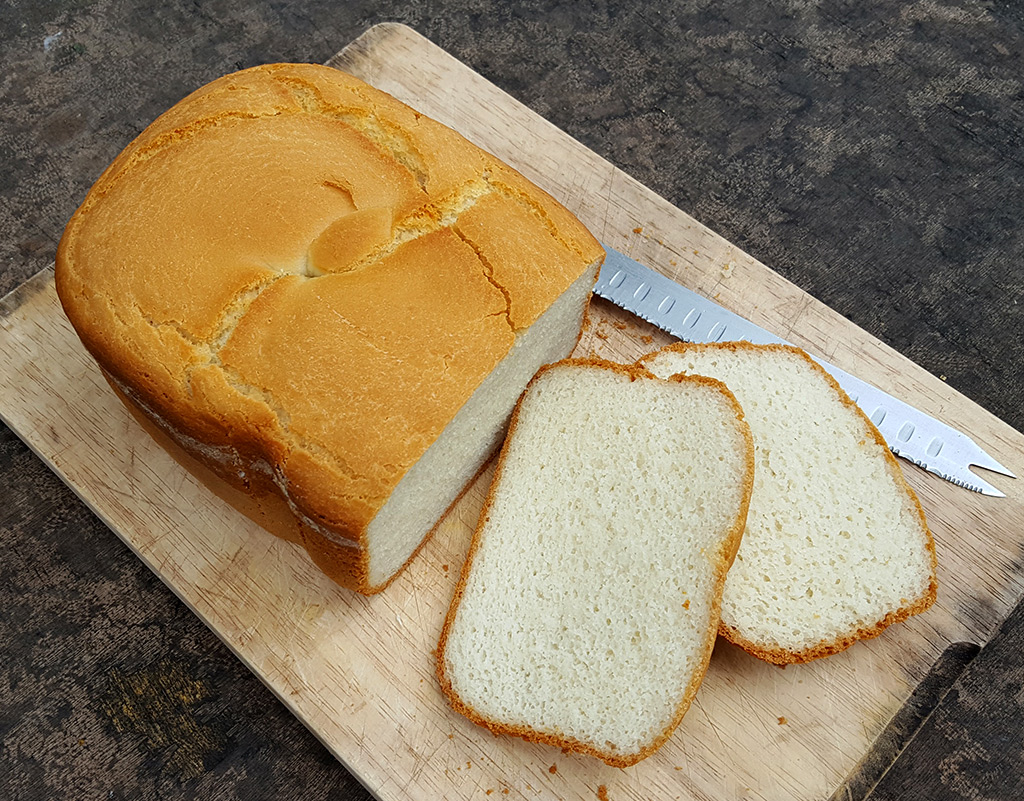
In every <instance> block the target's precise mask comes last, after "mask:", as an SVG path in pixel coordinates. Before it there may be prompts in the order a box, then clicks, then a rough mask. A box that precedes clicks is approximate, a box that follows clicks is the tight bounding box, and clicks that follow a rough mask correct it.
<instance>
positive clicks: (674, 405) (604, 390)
mask: <svg viewBox="0 0 1024 801" xmlns="http://www.w3.org/2000/svg"><path fill="white" fill-rule="evenodd" d="M752 475H753V445H752V441H751V436H750V431H749V428H748V427H747V425H746V424H745V423H744V422H743V415H742V412H741V410H740V408H739V406H738V405H737V403H736V400H735V398H734V397H733V396H732V395H731V394H730V393H729V392H728V390H726V389H725V388H724V386H723V385H722V384H720V383H719V382H717V381H713V380H710V379H705V378H680V379H673V380H671V381H663V380H660V379H657V378H655V377H654V376H653V375H651V374H650V373H649V372H647V371H646V370H643V369H640V368H638V367H635V366H632V367H623V366H621V365H613V364H610V363H607V362H597V361H594V362H588V361H575V360H567V361H565V362H562V363H559V364H555V365H553V366H550V367H546V368H544V369H542V370H541V371H540V373H539V374H538V375H537V377H536V378H535V379H534V380H533V381H532V382H531V383H530V386H529V387H528V389H527V391H526V393H525V394H524V396H523V399H522V401H521V402H520V405H519V406H518V407H517V410H516V412H515V415H514V417H513V422H512V425H511V428H510V431H509V435H508V438H507V439H506V441H505V445H504V447H503V448H502V451H501V456H500V458H499V461H498V467H497V470H496V473H495V477H494V480H493V483H492V486H491V489H490V493H489V495H488V496H487V500H486V503H485V506H484V509H483V512H482V514H481V517H480V522H479V525H478V527H477V529H476V531H475V534H474V536H473V540H472V544H471V546H470V551H469V555H468V557H467V559H466V562H465V564H464V566H463V570H462V574H461V577H460V580H459V584H458V587H457V589H456V592H455V596H454V599H453V600H452V604H451V607H450V609H449V612H448V615H447V618H446V621H445V624H444V628H443V634H442V636H441V640H440V644H439V646H438V650H437V653H438V661H437V670H438V677H439V679H440V682H441V686H442V688H443V690H444V692H445V693H446V695H447V697H448V698H449V700H450V701H451V703H452V705H453V707H454V708H455V709H456V710H458V711H459V712H461V713H463V714H464V715H466V716H467V717H469V718H470V719H471V720H473V721H475V722H477V723H479V724H481V725H483V726H486V727H488V728H489V729H491V730H492V731H493V732H495V733H506V734H512V735H518V736H520V737H523V738H526V739H528V740H533V741H539V742H545V743H550V744H553V745H556V746H560V747H562V748H565V749H568V750H572V751H578V752H582V753H587V754H591V755H593V756H596V757H599V758H600V759H603V760H604V761H605V762H607V763H608V764H611V765H617V766H620V767H621V766H627V765H632V764H634V763H635V762H637V761H639V760H640V759H643V758H644V757H646V756H648V755H650V754H651V753H653V752H654V751H655V750H656V749H657V748H658V747H659V746H661V745H662V744H663V743H664V742H665V740H666V739H667V738H668V736H669V734H670V733H671V732H672V730H673V729H674V728H675V726H676V725H677V724H678V723H679V721H680V720H681V719H682V717H683V714H684V713H685V711H686V709H687V707H688V706H689V705H690V702H691V701H692V699H693V697H694V694H695V693H696V691H697V688H698V686H699V685H700V682H701V680H702V678H703V676H704V672H705V669H706V667H707V664H708V660H709V658H710V656H711V650H712V647H713V645H714V641H715V637H716V632H717V629H718V618H719V604H720V598H721V592H722V586H723V583H724V581H725V576H726V571H727V570H728V569H729V565H730V564H731V563H732V561H733V557H734V555H735V553H736V548H737V546H738V545H739V540H740V534H741V532H742V530H743V526H744V520H745V518H746V513H747V505H748V502H749V498H750V492H751V487H752V480H753V478H752Z"/></svg>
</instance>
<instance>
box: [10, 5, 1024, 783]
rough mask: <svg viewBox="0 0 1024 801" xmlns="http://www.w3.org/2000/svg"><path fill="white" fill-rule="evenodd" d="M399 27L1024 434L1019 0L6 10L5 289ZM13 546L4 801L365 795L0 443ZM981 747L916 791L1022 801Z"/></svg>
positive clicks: (89, 519) (1023, 110) (108, 538)
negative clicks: (303, 68)
mask: <svg viewBox="0 0 1024 801" xmlns="http://www.w3.org/2000/svg"><path fill="white" fill-rule="evenodd" d="M381 21H400V22H405V23H407V24H409V25H411V26H412V27H414V28H416V29H417V30H418V31H419V32H421V33H422V34H424V35H426V36H427V37H428V38H430V39H432V40H433V41H435V42H436V43H438V44H439V45H441V46H442V47H444V48H445V49H446V50H448V51H449V52H450V53H452V54H453V55H455V56H456V57H458V58H459V59H460V60H462V61H463V62H465V63H466V64H468V65H470V66H471V67H473V68H474V69H476V70H477V71H478V72H480V73H482V74H483V75H484V76H486V77H487V78H489V79H490V80H492V81H494V82H495V83H496V84H498V85H499V86H501V87H502V88H504V89H505V90H507V91H509V92H510V93H511V94H512V95H514V96H515V97H517V98H519V99H520V100H522V101H524V102H525V103H526V104H527V105H529V106H530V107H532V108H533V109H535V110H536V111H538V112H539V113H540V114H542V115H544V116H545V117H547V118H548V119H549V120H551V121H552V122H553V123H555V124H556V125H558V126H559V127H561V128H562V129H564V130H566V131H568V132H569V133H570V134H572V135H573V136H574V137H576V138H577V139H579V140H580V141H582V142H583V143H585V144H586V145H588V146H589V147H590V148H592V149H594V150H595V151H597V152H598V153H600V154H601V155H603V156H605V157H606V158H608V159H609V160H611V161H612V162H613V163H615V164H617V165H618V166H620V167H621V168H622V169H624V170H625V171H626V172H628V173H630V174H631V175H633V176H634V177H636V178H637V179H639V180H640V181H641V182H643V183H644V184H646V185H647V186H649V187H651V188H652V189H654V190H655V191H657V192H658V193H660V194H662V195H663V196H665V197H666V198H668V199H669V200H670V201H672V202H673V203H674V204H676V205H677V206H679V207H680V208H682V209H684V210H686V211H688V212H689V213H691V214H692V215H694V216H695V217H696V218H698V219H699V220H701V221H702V222H704V223H705V224H707V225H708V226H710V227H711V228H712V229H714V230H716V231H717V232H718V233H720V234H722V235H723V236H724V237H726V238H727V239H729V240H730V241H731V242H733V243H734V244H736V245H737V246H739V247H740V248H742V249H743V250H745V251H747V252H749V253H751V254H752V255H753V256H755V257H756V258H758V259H760V260H761V261H763V262H765V263H766V264H768V265H769V266H771V267H773V268H774V269H776V270H777V271H779V272H780V273H782V274H783V275H785V276H786V277H787V278H789V279H790V280H792V281H794V282H795V283H796V284H798V285H799V286H801V287H803V288H804V289H806V290H807V291H808V292H810V293H811V294H812V295H814V296H815V297H817V298H819V299H821V300H822V301H824V302H825V303H827V304H828V305H830V306H832V307H833V308H834V309H836V310H837V311H839V312H840V313H842V314H843V315H845V316H847V317H849V318H850V319H852V320H853V321H855V322H856V323H857V324H858V325H860V326H862V327H863V328H865V329H866V330H868V331H869V332H871V333H873V334H875V335H876V336H878V337H879V338H881V339H882V340H883V341H885V342H887V343H888V344H890V345H892V346H893V347H895V348H896V349H897V350H899V351H900V352H902V353H903V354H905V355H906V356H908V357H909V358H911V359H912V360H914V361H916V362H918V363H919V364H921V365H923V366H924V367H925V368H926V369H928V370H930V371H931V372H933V373H935V374H937V375H940V376H942V377H943V378H944V379H945V380H947V381H948V382H949V383H950V384H951V385H952V386H954V387H956V388H957V389H958V390H960V391H961V392H963V393H964V394H966V395H967V396H968V397H970V398H972V399H974V400H975V401H977V402H978V403H979V404H981V405H982V406H983V407H985V408H987V409H989V410H990V411H992V412H993V413H994V414H996V415H997V416H999V417H1000V418H1002V419H1003V420H1005V421H1006V422H1007V423H1009V424H1010V425H1011V426H1013V427H1014V428H1016V429H1018V430H1020V429H1024V408H1022V405H1024V404H1022V400H1024V359H1022V358H1021V353H1022V350H1024V325H1022V321H1021V314H1020V309H1019V303H1020V302H1021V299H1022V294H1024V267H1022V260H1024V225H1022V223H1024V147H1022V145H1024V3H1019V2H1015V0H912V1H911V2H897V0H859V1H858V2H853V1H852V0H850V1H847V0H831V1H828V0H823V1H822V2H816V3H812V2H809V1H808V2H798V1H797V0H783V1H780V2H764V1H762V2H753V0H717V1H716V2H707V1H705V0H700V1H699V2H664V3H653V4H651V3H644V4H635V3H628V2H542V1H541V0H517V1H515V2H499V1H496V0H459V1H458V2H447V3H446V2H431V1H427V2H415V3H414V2H396V1H394V0H391V1H389V2H368V1H367V0H357V1H356V2H338V1H337V0H313V1H312V2H305V3H303V2H287V1H285V0H275V1H274V2H252V3H248V4H241V3H232V2H227V1H226V0H219V1H218V0H214V1H213V2H206V1H205V0H194V1H193V2H169V3H157V2H153V1H152V0H150V1H149V2H146V1H145V0H41V1H40V2H33V3H30V2H13V1H12V0H6V1H5V2H0V65H2V70H0V294H4V293H6V292H7V291H9V290H11V289H13V288H14V287H15V286H17V285H18V284H20V283H21V282H23V281H24V280H26V279H27V278H28V277H29V276H31V275H33V274H34V273H36V272H37V271H38V270H40V269H42V268H44V267H46V266H47V265H49V264H50V263H51V262H52V260H53V256H54V252H55V249H56V244H57V241H58V240H59V237H60V234H61V231H62V229H63V227H64V225H65V223H66V222H67V220H68V218H69V217H70V215H71V213H72V212H73V211H74V209H75V208H76V206H77V205H78V203H80V202H81V200H82V198H83V197H84V195H85V193H86V191H87V190H88V188H89V186H90V185H91V183H92V181H93V180H95V178H96V177H97V176H98V175H99V173H100V171H101V170H102V169H103V168H104V167H105V166H106V165H107V163H109V161H110V160H112V159H113V157H114V156H115V155H116V154H117V153H118V152H119V151H120V150H121V149H122V148H123V147H124V146H125V145H126V144H127V143H128V142H129V141H130V140H131V139H132V138H133V137H134V136H135V135H136V134H137V133H138V132H139V131H141V130H142V129H143V128H144V127H145V126H146V125H147V124H148V123H149V122H150V121H151V120H152V119H153V118H154V117H156V116H157V115H158V114H159V113H160V112H161V111H163V110H164V109H166V108H167V107H168V106H170V105H172V104H173V103H174V102H175V101H177V100H178V99H180V98H181V97H182V96H183V95H185V94H186V93H188V92H189V91H191V90H192V89H194V88H196V87H198V86H200V85H201V84H203V83H205V82H207V81H209V80H211V79H213V78H215V77H217V76H219V75H221V74H223V73H226V72H229V71H232V70H235V69H239V68H242V67H248V66H252V65H254V64H258V63H263V62H267V61H313V62H323V61H325V60H327V59H328V58H329V57H330V56H331V55H333V54H334V53H335V52H336V51H337V50H339V49H340V48H341V47H343V46H344V45H345V44H347V43H348V42H349V41H350V40H352V39H354V38H355V37H356V36H358V35H359V34H360V33H361V32H363V31H364V30H365V29H366V28H368V27H370V26H371V25H373V24H374V23H377V22H381ZM1022 522H1024V521H1022ZM1022 528H1024V526H1022ZM0 549H2V552H3V558H2V560H0V609H2V610H3V611H2V613H0V797H3V798H11V799H41V798H81V799H92V798H118V799H120V798H157V797H159V798H167V799H191V798H204V799H218V800H219V799H234V798H240V799H242V798H244V799H255V798H268V799H269V798H281V797H301V798H304V799H319V798H364V797H366V795H365V792H364V791H362V790H361V789H360V788H358V786H357V785H356V784H355V782H354V781H353V780H352V779H351V778H350V777H348V776H347V774H346V773H345V771H344V770H343V769H342V768H341V767H340V766H339V765H338V764H337V763H336V762H335V761H334V760H333V758H332V757H331V756H330V755H329V754H328V753H327V752H326V751H325V750H324V749H323V748H322V746H320V744H319V743H318V742H317V741H316V740H315V738H313V736H312V735H311V734H309V733H308V732H306V730H305V729H303V727H302V726H301V724H299V723H298V722H297V721H296V720H295V719H294V718H292V717H291V715H290V714H289V713H288V712H287V711H286V710H285V709H284V708H283V707H282V706H281V705H280V704H278V702H277V701H276V700H275V699H274V698H273V697H272V695H271V694H270V693H269V692H268V691H267V690H265V689H264V688H263V686H262V685H261V684H260V683H259V682H258V681H257V680H256V679H255V678H254V677H253V676H252V675H251V674H249V673H248V672H247V671H246V669H245V668H244V667H243V666H242V665H241V664H240V663H239V662H238V661H237V660H236V659H235V658H234V657H233V656H232V655H231V654H230V653H229V652H228V650H227V649H226V648H225V647H224V646H223V645H221V644H220V642H219V641H218V640H217V639H216V638H215V637H214V636H213V635H212V634H211V633H210V632H209V631H208V630H207V629H205V628H204V627H203V626H202V624H201V623H199V621H198V620H197V619H195V617H194V616H193V615H192V614H191V613H190V612H189V611H188V610H187V609H186V608H185V607H184V606H183V605H182V604H181V603H180V602H178V601H177V599H176V598H175V597H174V596H173V595H172V594H171V593H170V592H169V591H168V590H167V589H166V588H165V587H164V586H163V585H162V584H161V583H160V582H159V581H158V580H157V579H156V578H155V577H154V576H152V575H151V574H150V573H149V572H148V571H147V570H146V568H144V567H143V566H142V564H141V563H140V562H139V561H138V560H137V559H136V558H135V557H134V556H133V555H132V554H131V552H130V551H128V549H127V548H126V547H124V546H123V545H122V544H121V543H120V541H119V540H117V538H116V537H114V536H113V535H112V534H111V533H110V532H109V531H108V530H107V529H106V528H105V527H104V526H103V525H102V524H101V523H100V522H99V521H98V520H97V519H96V518H95V517H93V516H92V515H91V513H89V512H88V511H87V510H86V509H85V508H84V507H83V506H82V504H81V503H79V502H78V501H77V499H75V497H74V496H73V495H72V494H71V492H70V491H69V490H67V489H66V488H65V487H64V486H63V484H61V483H60V481H59V480H57V479H56V478H55V477H54V476H53V475H52V474H51V473H49V471H48V470H47V469H46V468H45V467H43V465H42V464H41V463H40V462H39V460H38V459H36V458H35V457H34V456H33V455H31V453H30V452H29V451H28V450H27V449H26V448H25V447H24V445H22V444H21V443H20V441H19V440H18V439H17V438H16V437H15V436H14V435H13V434H12V433H11V432H10V431H9V430H7V429H6V428H3V427H2V426H0ZM1018 617H1019V615H1018ZM1010 629H1012V630H1011V631H1010V632H1009V633H1010V635H1012V636H1017V637H1018V639H1020V638H1019V635H1017V634H1016V632H1018V631H1020V626H1016V627H1014V626H1009V625H1008V630H1010ZM986 650H987V649H986ZM984 653H985V652H984V651H983V654H984ZM1006 653H1007V654H1011V655H1009V656H1003V657H1002V662H999V661H998V660H997V662H998V664H997V668H998V670H1000V671H1002V672H1001V673H999V677H1000V681H993V682H985V681H982V682H980V684H979V682H977V681H975V684H976V685H979V686H981V687H982V688H983V689H985V688H987V690H988V692H989V695H990V696H992V695H993V693H992V688H993V687H1000V688H1004V689H1002V690H1000V694H998V695H996V696H995V697H993V698H991V699H990V701H989V702H990V703H994V704H996V705H997V706H998V705H999V703H1000V698H1002V699H1003V702H1004V703H1003V706H1004V707H1005V708H1006V709H1009V708H1011V707H1012V708H1014V709H1017V710H1018V712H1017V718H1016V719H1017V720H1019V719H1020V711H1019V710H1020V707H1021V705H1022V701H1021V700H1020V699H1019V698H1018V699H1017V701H1016V703H1017V706H1016V707H1013V706H1012V705H1013V703H1014V701H1013V697H1014V696H1013V693H1010V692H1009V690H1007V689H1005V688H1007V687H1010V686H1014V685H1013V681H1014V679H1013V676H1016V677H1017V678H1016V679H1015V680H1016V685H1015V686H1017V687H1019V686H1020V683H1021V682H1020V678H1021V671H1020V664H1019V662H1020V660H1019V658H1017V657H1015V656H1013V655H1012V652H1011V651H1009V650H1007V651H1006ZM989 661H990V662H991V661H992V660H991V659H990V660H989ZM1007 670H1010V671H1012V670H1016V671H1017V673H1016V674H1013V673H1012V672H1011V673H1007V672H1006V671H1007ZM1008 677H1009V678H1008ZM958 692H959V691H958ZM1018 695H1019V694H1018ZM965 697H966V696H965ZM971 703H972V704H975V707H974V708H973V713H972V714H977V713H978V708H979V707H977V704H980V703H981V701H976V700H973V701H971ZM985 709H988V707H985ZM985 714H989V713H988V712H986V713H985ZM968 717H969V716H968ZM950 720H952V721H953V722H952V723H951V722H950ZM957 720H960V718H957V717H956V715H955V714H954V715H953V717H952V718H950V719H949V720H947V719H945V718H944V719H943V720H942V721H941V723H942V725H943V726H944V727H945V728H944V729H943V731H946V732H949V731H951V729H950V726H954V727H955V725H958V724H956V721H957ZM964 720H966V718H965V719H964ZM968 723H969V721H968V722H966V723H963V725H964V726H967V725H968ZM986 725H988V726H991V722H989V723H987V724H986ZM965 731H966V729H965ZM971 731H973V730H971ZM976 736H977V734H976V733H974V734H971V733H967V734H959V733H957V734H956V736H955V737H953V740H955V741H956V742H958V743H959V746H957V747H964V743H965V742H966V743H967V744H968V745H969V744H970V743H972V742H974V741H972V740H970V738H971V737H976ZM965 738H967V739H965ZM991 738H992V739H991V742H990V743H987V745H986V748H987V749H988V750H987V752H986V753H988V754H989V757H990V759H989V762H984V761H982V762H983V764H981V763H979V764H981V767H980V768H978V769H977V770H976V771H975V773H974V774H971V773H969V771H970V769H971V764H970V763H971V760H974V761H975V762H977V761H978V760H977V759H976V758H975V757H976V756H977V753H979V752H978V749H977V748H975V749H974V751H970V753H971V754H973V755H974V756H972V757H971V758H970V759H968V758H966V757H965V758H963V759H960V760H959V761H956V760H953V761H951V762H950V761H949V760H947V762H948V764H951V765H953V764H954V763H955V769H950V770H948V771H946V772H945V773H943V771H942V770H939V769H934V770H929V771H924V773H925V774H927V776H930V777H931V779H930V780H931V781H933V782H939V784H935V785H934V787H936V788H937V789H936V790H935V792H933V793H931V794H930V795H929V794H928V793H926V794H925V795H923V796H917V797H934V798H938V797H947V798H961V797H962V798H1019V797H1022V796H1021V786H1022V780H1021V770H1022V769H1021V767H1020V765H1021V759H1020V757H1021V755H1022V754H1024V749H1022V748H1021V742H1022V735H1021V729H1020V726H1019V725H1018V726H1017V728H1016V729H1011V730H1009V733H1007V731H1006V730H1000V731H998V732H995V733H992V734H991ZM999 738H1002V739H1001V740H999V742H996V741H997V740H998V739H999ZM1014 738H1016V739H1014ZM1000 743H1001V744H1000ZM975 744H976V743H975ZM946 747H947V748H949V747H953V746H950V745H949V744H948V743H947V746H946ZM1014 749H1016V750H1014ZM982 751H985V748H982ZM958 753H959V752H958ZM965 753H966V752H965ZM944 764H945V763H944ZM993 765H995V767H993ZM974 775H977V776H982V777H983V779H984V781H982V779H978V780H977V782H982V783H981V784H978V783H977V782H974V783H973V784H972V781H974V780H973V779H969V778H965V776H974ZM993 775H994V776H995V778H994V779H993V778H992V776H993ZM937 777H938V778H937ZM943 777H945V778H943ZM949 777H952V778H949ZM947 779H948V781H947ZM926 780H928V779H927V778H925V779H915V780H914V781H913V782H912V783H910V784H908V785H907V786H908V787H909V788H910V790H909V791H908V792H911V791H913V792H921V791H922V790H921V787H922V786H921V784H920V783H919V782H920V781H926ZM985 782H987V783H985ZM1000 782H1002V784H1000ZM886 786H887V787H898V786H899V785H898V782H896V781H895V780H893V779H890V780H889V783H888V785H886ZM979 788H980V789H979ZM893 792H894V793H895V792H896V791H895V790H893ZM886 797H893V798H895V797H904V796H901V795H899V794H898V793H897V794H895V795H891V796H886ZM905 797H912V796H911V795H907V796H905Z"/></svg>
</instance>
